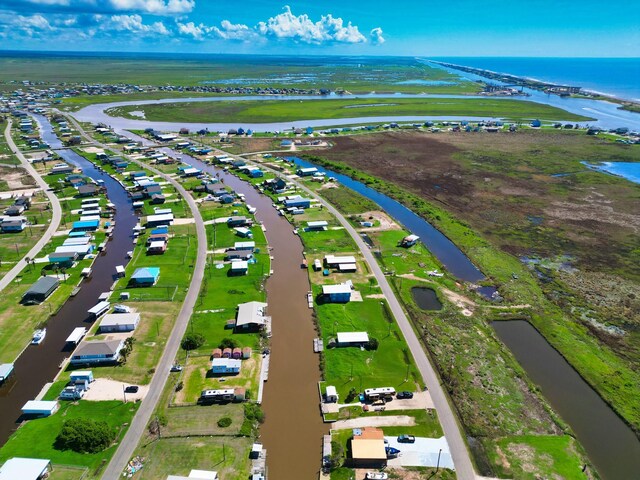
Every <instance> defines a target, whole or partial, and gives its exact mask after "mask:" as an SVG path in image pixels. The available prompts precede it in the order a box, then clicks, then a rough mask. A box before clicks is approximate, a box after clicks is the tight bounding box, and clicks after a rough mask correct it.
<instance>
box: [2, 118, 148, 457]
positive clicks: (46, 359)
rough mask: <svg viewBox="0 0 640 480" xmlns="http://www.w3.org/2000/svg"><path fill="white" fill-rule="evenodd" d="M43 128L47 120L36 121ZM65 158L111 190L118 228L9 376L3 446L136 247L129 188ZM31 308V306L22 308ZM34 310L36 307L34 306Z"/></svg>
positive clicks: (72, 156) (76, 158) (66, 154)
mask: <svg viewBox="0 0 640 480" xmlns="http://www.w3.org/2000/svg"><path fill="white" fill-rule="evenodd" d="M38 122H39V123H40V124H41V125H43V126H45V125H47V124H48V122H47V121H46V119H44V118H43V117H42V118H38ZM51 135H52V133H51V129H50V126H49V135H47V137H48V138H47V139H46V141H47V142H48V143H49V144H50V145H51V146H52V147H59V146H61V144H60V143H55V142H54V140H57V138H53V137H51ZM57 153H58V154H59V155H60V156H62V157H63V158H64V159H65V160H67V161H69V162H71V163H73V164H75V165H77V166H79V167H80V168H82V170H83V172H84V174H85V175H87V176H89V177H91V178H93V179H94V180H103V181H104V185H105V187H106V188H107V195H108V197H109V201H110V202H111V203H113V204H114V205H115V206H116V209H117V211H116V214H115V218H114V221H115V227H114V230H113V234H112V237H111V240H110V241H109V242H108V247H107V250H106V253H105V254H104V255H99V256H98V257H97V258H96V260H95V262H94V263H93V267H92V269H93V273H92V275H91V277H90V278H88V279H85V280H83V281H82V283H81V284H80V291H79V293H78V294H77V295H76V296H74V297H70V298H69V299H68V300H67V301H66V302H65V304H64V305H63V306H62V308H61V309H60V310H59V311H58V312H57V313H56V314H55V315H53V316H51V317H50V318H49V320H48V322H47V336H46V338H45V340H44V342H43V343H42V344H40V345H37V346H36V345H30V346H28V347H27V348H26V350H25V351H24V352H23V353H22V354H21V355H20V356H19V357H18V359H17V360H16V362H15V369H14V372H13V374H12V376H11V378H10V381H8V382H6V384H4V385H3V386H2V387H0V412H2V413H1V414H0V445H4V443H5V442H6V441H7V439H8V438H9V436H10V435H11V433H12V432H13V431H14V430H15V429H16V428H18V426H19V422H20V417H21V408H22V406H23V405H24V404H25V403H26V402H27V401H28V400H33V399H34V398H35V396H36V395H37V394H38V393H39V392H40V391H41V390H42V388H43V387H44V385H45V384H46V383H47V382H51V381H52V380H53V379H54V378H55V376H56V375H57V374H58V371H59V369H58V365H60V363H61V362H62V361H63V359H64V358H66V357H69V356H71V353H72V350H71V349H70V348H69V347H68V345H67V344H66V342H65V340H66V338H67V337H68V336H69V334H70V333H71V331H72V330H73V329H74V328H76V327H86V328H89V327H90V326H91V322H92V320H91V319H90V318H89V316H88V313H87V310H89V309H90V308H91V307H93V306H94V305H95V304H96V303H97V302H98V297H99V295H100V294H101V293H102V292H105V291H108V290H109V289H110V287H111V285H112V284H113V282H114V280H115V279H114V274H115V267H116V265H126V263H127V262H128V260H127V258H126V252H127V251H128V250H131V249H132V246H133V243H132V242H133V239H132V236H131V235H132V229H133V227H134V225H135V224H136V222H137V217H136V216H135V215H134V212H133V209H132V206H131V202H130V201H129V197H128V195H127V193H126V191H125V189H124V188H123V187H122V185H120V184H119V183H118V182H117V181H116V180H114V179H113V178H111V177H110V176H109V175H107V174H105V173H103V172H100V171H98V170H97V169H96V168H95V167H94V165H93V164H92V163H91V162H89V161H88V160H86V159H84V158H83V157H81V156H80V155H78V154H76V153H75V152H73V151H71V150H58V151H57ZM24 308H30V307H24ZM34 308H35V307H34Z"/></svg>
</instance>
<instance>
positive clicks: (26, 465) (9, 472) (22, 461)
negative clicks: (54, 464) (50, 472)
mask: <svg viewBox="0 0 640 480" xmlns="http://www.w3.org/2000/svg"><path fill="white" fill-rule="evenodd" d="M50 464H51V460H44V459H40V458H20V457H15V458H10V459H9V460H7V461H6V462H5V464H4V465H2V467H0V480H16V479H18V478H19V479H20V480H37V479H38V478H40V477H41V476H42V475H43V474H44V473H45V472H46V471H47V469H48V468H49V465H50Z"/></svg>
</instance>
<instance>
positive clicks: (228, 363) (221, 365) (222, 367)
mask: <svg viewBox="0 0 640 480" xmlns="http://www.w3.org/2000/svg"><path fill="white" fill-rule="evenodd" d="M241 368H242V360H236V359H233V358H214V359H213V360H211V372H212V373H214V374H237V373H240V369H241Z"/></svg>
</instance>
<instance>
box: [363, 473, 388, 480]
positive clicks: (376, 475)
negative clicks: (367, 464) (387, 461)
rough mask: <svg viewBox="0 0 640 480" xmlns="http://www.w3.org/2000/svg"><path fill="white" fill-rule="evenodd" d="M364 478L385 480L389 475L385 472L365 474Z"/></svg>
mask: <svg viewBox="0 0 640 480" xmlns="http://www.w3.org/2000/svg"><path fill="white" fill-rule="evenodd" d="M365 478H366V479H368V480H387V479H388V478H389V475H387V474H386V473H385V472H367V474H366V475H365Z"/></svg>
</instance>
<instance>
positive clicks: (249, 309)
mask: <svg viewBox="0 0 640 480" xmlns="http://www.w3.org/2000/svg"><path fill="white" fill-rule="evenodd" d="M266 309H267V304H266V303H263V302H247V303H241V304H240V305H238V314H237V316H236V325H235V327H236V330H245V331H248V330H260V329H262V328H264V327H265V325H266V324H267V322H268V321H269V320H270V319H269V317H268V316H266V315H265V313H266Z"/></svg>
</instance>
